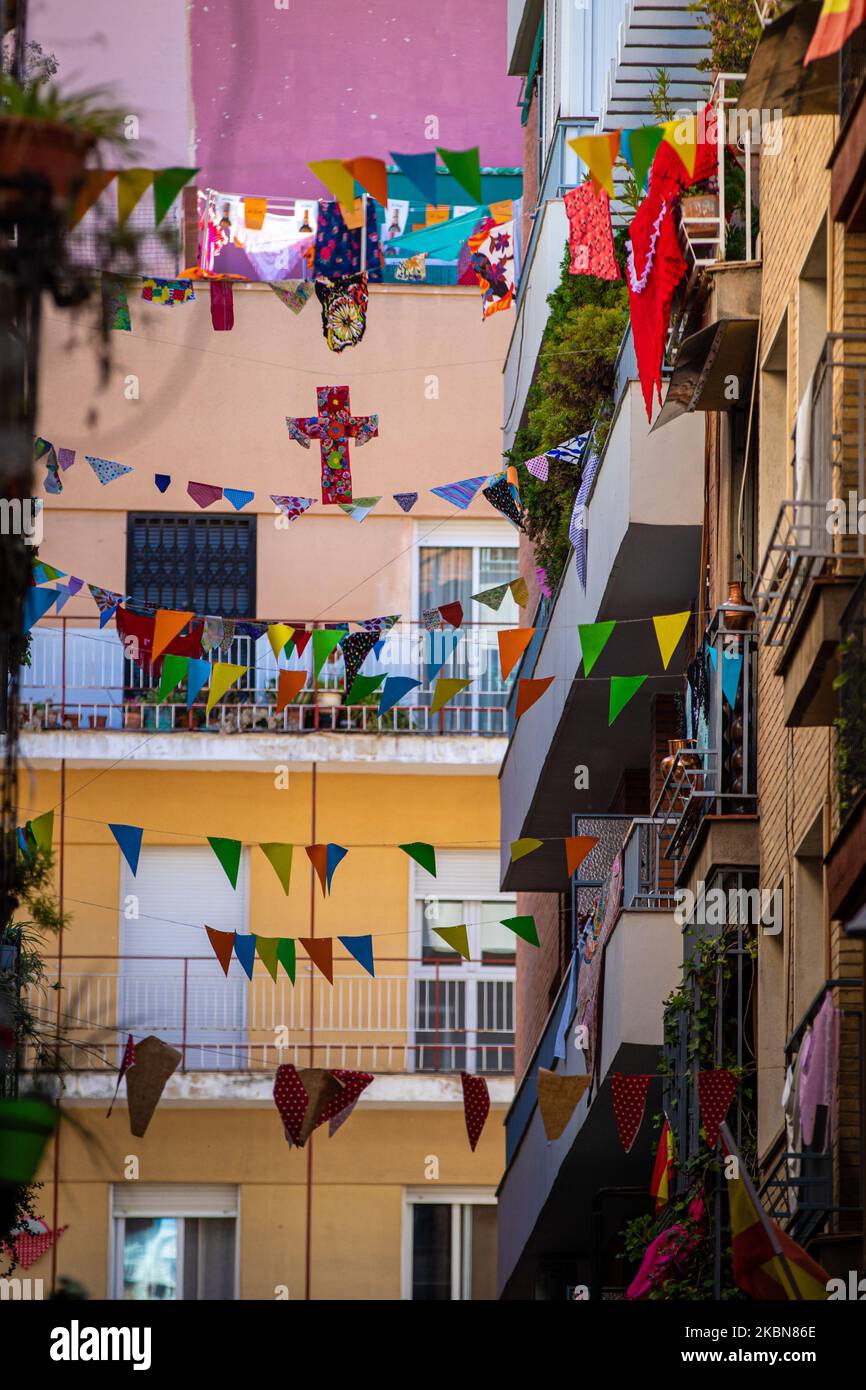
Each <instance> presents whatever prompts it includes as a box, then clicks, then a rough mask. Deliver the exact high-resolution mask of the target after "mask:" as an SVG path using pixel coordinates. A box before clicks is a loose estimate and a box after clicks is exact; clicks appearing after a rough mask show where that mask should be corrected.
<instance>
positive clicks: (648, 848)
mask: <svg viewBox="0 0 866 1390" xmlns="http://www.w3.org/2000/svg"><path fill="white" fill-rule="evenodd" d="M617 819H619V818H614V817H610V818H607V819H606V821H605V823H604V825H603V826H601V829H602V833H603V834H604V835H606V838H605V840H604V841H603V844H604V846H605V848H604V853H603V854H602V861H601V863H600V864H599V865H598V866H593V865H592V864H590V865H589V867H588V868H587V861H585V862H584V865H583V866H581V869H582V873H583V878H582V880H581V881H580V882H578V883H576V885H575V892H576V894H578V895H580V896H582V895H584V894H591V893H592V881H591V875H592V873H593V872H594V867H597V868H598V869H599V871H600V872H603V871H604V865H605V864H610V862H611V853H610V850H611V847H613V846H614V845H615V844H616V845H617V849H618V852H617V853H616V854H615V855H614V856H613V857H614V861H615V864H616V866H617V870H619V869H620V868H621V871H622V880H621V882H622V899H621V902H620V904H619V906H618V907H617V908H616V915H615V917H614V919H613V921H612V923H609V924H608V926H604V925H603V924H602V925H600V927H599V933H598V936H597V937H596V938H595V948H594V949H593V950H592V951H590V948H589V945H588V943H586V942H585V943H584V945H583V946H582V948H581V951H579V952H578V953H577V954H576V955H575V957H574V964H573V965H572V967H571V970H570V971H569V973H568V974H567V975H566V977H565V979H564V980H563V983H562V985H561V987H560V991H559V994H558V996H557V998H556V1001H555V1003H554V1005H553V1008H552V1010H551V1012H550V1015H549V1017H548V1020H547V1023H546V1025H545V1027H544V1030H543V1032H542V1035H541V1038H540V1040H539V1042H538V1045H537V1047H536V1050H535V1053H534V1055H533V1058H532V1061H531V1062H530V1064H529V1066H528V1068H527V1070H526V1072H525V1074H524V1076H523V1078H522V1080H521V1081H520V1083H519V1085H518V1088H517V1092H516V1095H515V1097H514V1101H513V1104H512V1106H511V1108H510V1110H509V1112H508V1115H507V1117H506V1121H505V1143H506V1172H505V1176H504V1178H503V1180H502V1184H501V1186H500V1190H499V1251H500V1277H499V1283H500V1291H501V1292H500V1296H501V1297H506V1298H525V1297H530V1298H531V1297H533V1296H534V1288H535V1283H536V1279H537V1276H538V1273H539V1271H540V1270H543V1269H544V1268H545V1267H547V1266H549V1265H550V1264H556V1265H557V1266H560V1267H561V1268H562V1269H563V1270H564V1271H567V1274H568V1282H572V1283H574V1282H585V1283H589V1282H590V1277H589V1274H588V1272H587V1271H588V1269H589V1266H590V1265H591V1264H592V1263H594V1238H595V1234H594V1222H595V1219H594V1217H593V1214H592V1211H591V1202H590V1196H591V1194H592V1193H593V1192H595V1191H597V1190H598V1189H606V1190H607V1189H620V1188H622V1189H627V1188H641V1189H645V1187H646V1168H647V1159H646V1154H645V1153H643V1152H642V1151H641V1149H640V1145H639V1144H638V1145H636V1146H635V1147H634V1148H633V1149H632V1151H631V1153H630V1154H625V1153H624V1151H623V1148H622V1145H621V1143H620V1141H619V1138H618V1136H617V1132H616V1125H615V1121H614V1115H613V1105H612V1100H611V1094H610V1077H611V1075H612V1073H614V1072H617V1071H622V1072H627V1073H633V1072H643V1073H652V1072H654V1071H655V1068H656V1064H657V1062H658V1059H659V1056H660V1050H661V1045H662V1005H663V1002H664V1000H665V998H666V996H667V995H668V994H669V993H670V991H671V990H672V989H673V988H674V987H675V985H676V983H677V979H678V974H679V965H680V960H681V953H682V929H681V928H680V927H679V926H678V924H677V922H676V920H675V918H674V914H673V911H672V910H671V904H670V901H669V899H668V898H667V897H666V895H665V894H664V893H663V892H659V891H657V880H656V878H655V875H654V873H653V871H652V869H651V868H649V867H648V866H649V864H650V863H651V856H652V840H653V835H652V831H653V827H652V825H651V824H650V822H649V819H648V818H644V817H642V818H638V819H636V820H635V821H633V822H631V823H630V824H629V821H628V818H625V819H622V820H620V824H621V825H624V826H625V827H626V829H625V830H624V831H623V830H621V829H620V831H619V832H618V831H617V825H616V822H617ZM586 830H587V824H586V822H584V821H581V824H580V826H579V833H584V832H585V831H586ZM600 848H601V847H600ZM641 865H643V866H644V868H643V870H641V868H640V866H641ZM617 870H615V871H614V874H612V875H611V876H610V878H609V880H608V885H607V891H608V894H610V893H611V892H612V891H613V889H612V885H613V883H614V882H615V875H616V872H617ZM596 882H597V879H596ZM593 896H594V897H595V898H596V899H597V898H598V896H599V894H598V889H597V888H596V889H595V891H594V894H593ZM608 901H611V899H610V897H608ZM614 901H615V900H614ZM575 970H576V971H577V975H576V977H575V978H574V981H573V980H572V975H573V972H574V971H575ZM584 1020H586V1022H587V1026H588V1027H589V1028H590V1030H592V1028H593V1027H594V1028H595V1047H594V1055H593V1056H592V1059H591V1065H590V1066H589V1067H587V1062H586V1060H585V1054H584V1051H583V1050H582V1049H581V1048H579V1047H577V1046H576V1041H575V1037H573V1036H572V1034H573V1030H574V1027H575V1025H578V1024H581V1023H582V1022H584ZM593 1020H595V1022H594V1024H593ZM559 1036H562V1037H563V1038H564V1040H565V1049H564V1050H565V1057H564V1058H562V1059H559V1060H557V1059H556V1057H555V1051H556V1042H557V1038H558V1037H559ZM539 1067H545V1068H548V1069H554V1070H556V1072H557V1073H558V1074H560V1075H562V1074H564V1075H575V1074H581V1073H585V1072H586V1071H587V1070H590V1071H591V1072H592V1076H593V1080H592V1085H591V1088H590V1090H589V1091H588V1092H587V1094H586V1096H585V1097H584V1098H583V1099H582V1100H581V1102H580V1104H579V1105H578V1107H577V1109H576V1110H575V1112H574V1114H573V1116H572V1118H571V1120H570V1121H569V1124H568V1126H567V1128H566V1129H565V1131H564V1132H563V1134H562V1135H561V1137H560V1138H559V1139H556V1140H552V1141H550V1140H548V1139H547V1137H546V1135H545V1132H544V1125H543V1123H542V1119H541V1115H540V1112H539V1110H538V1104H537V1077H538V1068H539ZM660 1094H661V1090H660V1081H659V1082H655V1081H654V1082H653V1083H652V1084H651V1087H650V1092H649V1096H648V1099H647V1116H649V1115H651V1114H652V1113H653V1111H654V1110H655V1109H657V1108H658V1102H659V1099H660ZM645 1123H647V1122H646V1121H645ZM584 1276H586V1277H584ZM593 1296H595V1293H593Z"/></svg>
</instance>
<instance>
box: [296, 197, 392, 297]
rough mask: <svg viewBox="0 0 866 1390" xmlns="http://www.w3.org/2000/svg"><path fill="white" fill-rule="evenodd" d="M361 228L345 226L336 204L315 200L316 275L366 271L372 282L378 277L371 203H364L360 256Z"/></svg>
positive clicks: (379, 268)
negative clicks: (363, 249) (364, 226)
mask: <svg viewBox="0 0 866 1390" xmlns="http://www.w3.org/2000/svg"><path fill="white" fill-rule="evenodd" d="M361 240H362V238H361V230H360V228H357V229H352V228H349V227H347V226H346V223H345V221H344V220H343V215H342V213H341V212H340V208H339V205H338V204H337V203H331V202H320V203H319V215H318V221H317V223H316V242H315V250H314V253H313V271H314V274H315V276H316V278H317V279H318V277H319V276H329V277H332V276H337V275H354V274H356V273H357V272H359V271H362V270H363V271H366V273H367V277H368V279H369V280H370V282H371V284H372V283H378V282H379V281H381V279H382V244H381V241H380V239H379V228H378V222H377V218H376V207H375V204H374V203H373V202H372V201H370V202H368V203H367V236H366V256H365V258H364V263H363V264H362V259H361Z"/></svg>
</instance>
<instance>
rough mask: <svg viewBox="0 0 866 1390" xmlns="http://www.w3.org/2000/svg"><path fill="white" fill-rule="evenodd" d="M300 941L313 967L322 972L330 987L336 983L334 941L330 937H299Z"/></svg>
mask: <svg viewBox="0 0 866 1390" xmlns="http://www.w3.org/2000/svg"><path fill="white" fill-rule="evenodd" d="M298 940H299V941H300V943H301V945H302V946H303V948H304V950H305V951H306V953H307V955H308V956H309V957H310V960H311V961H312V962H313V965H315V966H317V967H318V969H319V970H321V972H322V974H323V975H324V977H325V979H326V980H327V981H328V984H329V985H332V984H333V983H334V941H333V938H332V937H330V936H299V937H298Z"/></svg>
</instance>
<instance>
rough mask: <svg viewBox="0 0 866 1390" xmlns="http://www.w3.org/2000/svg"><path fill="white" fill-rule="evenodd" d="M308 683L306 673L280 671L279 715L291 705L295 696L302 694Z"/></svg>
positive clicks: (277, 709)
mask: <svg viewBox="0 0 866 1390" xmlns="http://www.w3.org/2000/svg"><path fill="white" fill-rule="evenodd" d="M306 683H307V673H306V671H280V673H279V679H278V681H277V706H276V713H277V714H279V713H280V710H284V709H285V708H286V705H288V704H291V702H292V700H294V698H295V696H296V695H299V694H300V693H301V691H302V690H303V688H304V686H305V685H306Z"/></svg>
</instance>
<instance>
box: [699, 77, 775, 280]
mask: <svg viewBox="0 0 866 1390" xmlns="http://www.w3.org/2000/svg"><path fill="white" fill-rule="evenodd" d="M744 78H745V74H744V73H737V72H720V73H718V74H717V76H716V78H715V81H714V82H713V88H712V92H711V94H710V106H711V107H712V109H713V111H714V112H715V114H716V119H717V122H718V125H717V130H718V132H719V134H721V135H722V138H721V139H719V140H717V141H716V148H717V153H718V158H717V168H716V175H715V181H716V191H715V192H714V193H711V194H707V195H705V196H704V197H702V199H701V205H696V204H688V203H687V204H686V205H685V206H684V207H683V209H682V221H681V223H680V241H681V243H682V247H683V250H684V251H685V252H686V258H687V260H689V261H690V263H691V264H692V265H693V266H697V267H701V266H709V265H715V264H716V263H717V262H719V261H725V260H729V259H733V260H745V261H751V260H752V259H753V258H754V254H755V247H754V238H753V228H752V218H753V212H754V210H755V209H754V202H753V198H752V158H753V155H754V154H755V153H756V152H757V147H758V145H759V142H760V127H758V129H755V128H754V126H755V123H754V122H753V121H752V120H751V119H748V118H747V114H748V113H743V115H742V117H741V116H740V115H739V114H738V107H737V102H738V95H737V94H738V91H739V87H740V84H741V83H742V82H743V81H744ZM735 150H736V151H737V152H738V155H737V159H736V163H737V165H738V166H739V167H741V168H742V172H743V185H744V187H743V205H742V207H739V206H738V205H737V204H736V203H735V202H734V201H733V196H734V195H733V193H732V190H731V188H730V186H729V180H728V178H727V177H726V174H727V173H728V172H729V170H730V167H731V166H732V165H733V163H734V161H735V156H734V153H733V152H734V151H735ZM726 160H727V166H726ZM737 228H739V229H740V230H741V231H742V253H741V254H740V255H731V254H729V253H730V251H731V249H732V245H731V243H732V240H733V239H732V238H731V237H730V235H729V234H730V233H731V232H732V231H734V230H736V229H737Z"/></svg>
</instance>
